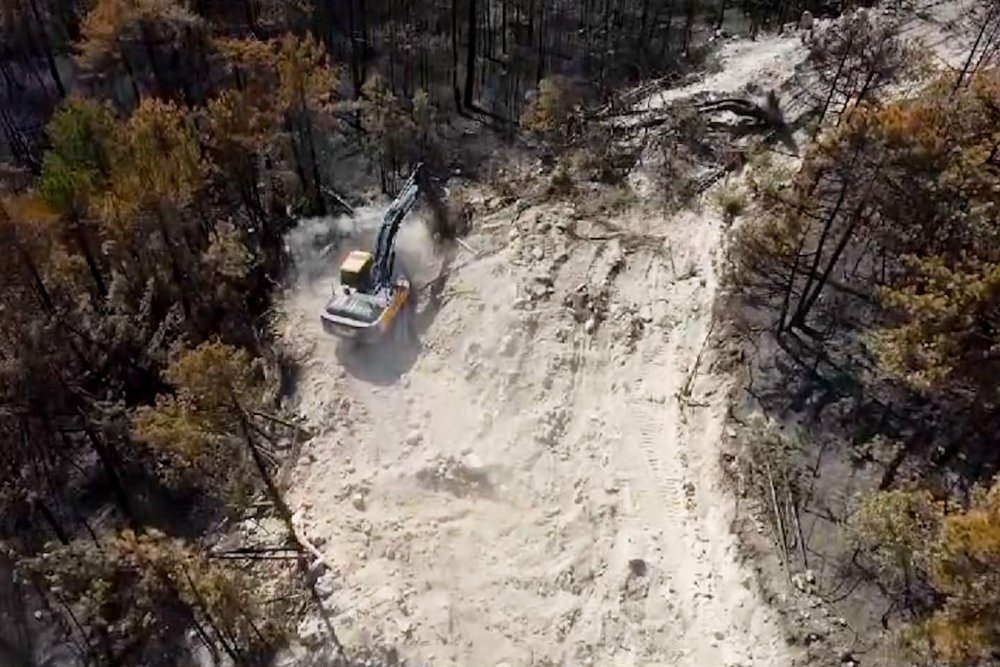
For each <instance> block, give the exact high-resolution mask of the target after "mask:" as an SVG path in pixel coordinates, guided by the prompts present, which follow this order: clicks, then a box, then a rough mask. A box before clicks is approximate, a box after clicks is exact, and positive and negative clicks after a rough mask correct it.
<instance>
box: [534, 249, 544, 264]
mask: <svg viewBox="0 0 1000 667" xmlns="http://www.w3.org/2000/svg"><path fill="white" fill-rule="evenodd" d="M531 257H532V259H534V260H535V261H536V262H540V261H542V260H543V259H544V258H545V251H544V250H542V249H541V247H539V246H535V247H534V248H532V249H531Z"/></svg>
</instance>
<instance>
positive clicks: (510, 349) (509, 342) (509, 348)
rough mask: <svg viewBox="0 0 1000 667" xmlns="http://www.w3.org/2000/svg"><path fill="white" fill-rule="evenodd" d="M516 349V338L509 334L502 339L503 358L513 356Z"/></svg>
mask: <svg viewBox="0 0 1000 667" xmlns="http://www.w3.org/2000/svg"><path fill="white" fill-rule="evenodd" d="M514 347H515V346H514V337H513V336H512V335H510V334H507V335H506V336H504V337H503V338H501V339H500V354H502V355H503V356H505V357H509V356H510V355H511V354H513V353H514Z"/></svg>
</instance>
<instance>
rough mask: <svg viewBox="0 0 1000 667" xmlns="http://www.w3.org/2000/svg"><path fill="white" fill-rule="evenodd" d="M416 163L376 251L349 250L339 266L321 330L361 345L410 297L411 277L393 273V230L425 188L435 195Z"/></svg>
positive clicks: (382, 330) (389, 323)
mask: <svg viewBox="0 0 1000 667" xmlns="http://www.w3.org/2000/svg"><path fill="white" fill-rule="evenodd" d="M422 170H423V166H422V165H418V166H417V168H416V169H415V170H414V172H413V173H412V174H411V175H410V177H409V178H408V179H407V181H406V183H404V184H403V187H402V189H401V190H400V192H399V195H398V196H397V197H396V199H395V200H394V201H393V202H392V204H391V205H390V206H389V209H388V210H387V211H386V214H385V217H384V218H383V220H382V226H381V227H380V228H379V233H378V240H377V242H376V246H375V250H374V252H366V251H364V250H352V251H351V252H350V253H349V254H348V255H347V257H346V258H344V261H343V263H341V265H340V283H339V284H338V285H337V286H336V287H335V288H334V293H333V296H332V297H331V298H330V300H329V301H328V302H327V304H326V306H325V307H324V308H323V311H322V312H321V313H320V321H321V322H322V324H323V330H324V331H326V332H327V333H329V334H332V335H335V336H338V337H341V338H346V339H351V340H355V341H358V342H362V343H368V342H372V341H373V340H376V339H378V338H380V337H381V335H382V334H384V333H385V332H387V331H388V330H389V329H390V328H391V327H392V324H393V321H394V320H395V319H396V316H397V315H398V314H399V312H400V311H401V310H402V309H403V307H404V306H405V305H406V303H407V301H408V299H409V296H410V281H409V280H407V279H406V278H403V277H395V276H393V265H394V264H395V260H396V251H395V244H396V234H397V232H398V231H399V227H400V225H402V223H403V220H404V219H405V218H406V216H407V215H408V214H409V212H410V211H411V210H413V208H414V207H415V206H416V204H417V199H418V197H419V195H420V194H421V193H422V192H423V193H425V194H427V195H428V196H430V197H431V198H433V200H434V201H435V202H437V201H438V200H437V194H436V193H435V192H433V191H429V190H430V187H431V186H430V185H429V183H428V180H427V178H426V176H425V175H424V174H423V171H422Z"/></svg>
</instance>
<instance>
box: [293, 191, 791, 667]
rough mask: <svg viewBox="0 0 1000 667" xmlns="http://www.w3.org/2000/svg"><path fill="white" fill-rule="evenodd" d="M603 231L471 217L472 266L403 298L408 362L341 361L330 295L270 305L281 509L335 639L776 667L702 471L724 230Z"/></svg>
mask: <svg viewBox="0 0 1000 667" xmlns="http://www.w3.org/2000/svg"><path fill="white" fill-rule="evenodd" d="M613 222H614V224H615V226H616V228H617V229H618V230H619V231H615V232H612V233H608V232H607V230H606V229H605V228H603V226H602V227H597V226H593V225H590V224H588V222H587V221H586V220H577V219H576V215H575V213H574V210H573V208H572V206H570V205H544V206H539V207H535V208H528V209H526V210H519V211H515V210H513V209H505V210H501V211H499V212H496V213H494V214H492V215H491V216H490V217H489V218H487V219H483V220H480V221H479V222H478V226H477V227H478V230H479V231H478V233H476V234H475V235H473V236H472V237H471V238H470V239H469V242H470V243H471V244H472V245H473V246H475V247H476V248H478V249H479V250H480V252H481V254H482V255H484V256H482V257H481V258H480V259H477V260H475V261H473V262H471V263H468V264H465V265H464V266H461V267H460V268H458V269H457V270H455V271H454V272H453V273H451V274H450V275H449V276H448V278H447V282H446V283H445V284H444V287H443V290H441V291H442V293H441V294H440V302H439V304H437V305H434V304H433V303H432V298H431V296H430V295H429V292H430V290H429V289H428V290H425V291H424V292H423V293H422V296H421V302H420V305H419V309H418V312H417V313H416V314H415V315H414V317H415V320H416V321H415V329H416V330H417V331H418V333H419V337H420V343H419V346H412V345H410V344H406V343H401V342H399V341H397V342H394V343H392V344H390V345H386V346H383V347H380V348H376V349H372V350H368V351H366V352H358V351H347V350H346V349H345V348H340V347H338V344H337V342H336V341H334V340H332V339H330V338H327V337H325V336H324V335H323V333H322V331H321V330H320V327H319V324H318V320H317V317H316V313H317V311H318V309H319V307H320V306H321V304H322V302H323V301H324V299H325V298H326V295H327V294H328V293H329V290H330V289H331V284H330V282H329V281H330V279H329V278H321V279H319V280H317V281H314V282H312V283H311V285H309V286H308V287H304V288H303V289H300V290H298V291H296V292H295V293H294V294H293V295H291V298H290V299H289V300H288V302H287V303H286V310H287V313H286V315H287V318H286V323H285V332H284V334H285V336H286V338H287V340H289V341H290V342H291V343H292V344H294V345H298V346H299V349H300V351H301V352H302V353H303V354H305V355H307V356H308V359H309V362H308V364H307V366H306V368H305V369H304V372H303V376H302V378H301V380H300V389H299V394H300V408H301V409H302V410H303V411H304V412H305V414H306V415H307V416H308V417H309V418H310V419H311V421H312V422H313V426H314V427H315V428H316V429H317V430H319V431H320V432H321V435H320V436H319V437H317V438H315V439H314V440H313V441H312V442H311V444H310V445H309V446H308V449H307V452H306V454H305V457H304V459H305V461H306V462H307V465H306V466H304V467H303V469H302V471H301V473H300V477H301V478H300V479H299V480H298V481H297V483H296V485H295V490H294V496H293V500H294V502H295V504H296V506H297V507H298V508H299V509H300V513H301V516H302V521H303V525H304V529H305V531H306V532H307V534H309V535H311V536H312V537H313V538H314V539H316V540H317V541H319V542H321V543H323V545H324V547H323V548H324V550H325V552H326V556H327V558H328V560H329V562H330V563H331V564H332V565H333V566H334V569H335V571H334V572H331V573H328V574H327V575H325V576H324V580H323V581H322V582H321V584H322V585H323V586H324V587H325V588H326V591H327V593H328V594H329V595H330V598H329V603H330V604H331V605H332V606H333V607H334V608H335V610H336V613H337V615H336V617H335V618H334V626H335V627H337V628H338V631H339V632H341V633H342V634H343V635H344V636H343V637H342V639H344V640H346V641H347V642H352V641H358V640H364V639H365V638H364V637H357V636H353V637H352V636H351V635H352V633H354V634H357V633H361V634H362V635H364V634H367V635H369V636H368V637H367V639H368V640H370V641H373V642H376V643H390V644H395V645H397V646H399V647H400V650H401V651H402V653H403V654H404V655H405V656H407V657H410V658H412V659H415V660H418V661H421V662H427V663H434V664H456V665H492V664H497V663H501V662H508V663H510V664H512V665H520V664H537V663H540V664H616V665H640V664H641V665H656V664H662V665H677V666H687V665H690V666H691V667H702V666H703V665H736V664H740V665H768V666H770V665H786V664H789V655H788V654H787V649H786V646H785V643H784V641H783V638H782V634H781V632H780V630H779V628H778V625H777V622H776V617H775V615H774V614H773V613H772V610H771V609H769V608H768V607H767V606H766V605H764V604H763V603H762V601H761V600H760V599H759V595H758V593H757V587H756V585H755V583H754V581H753V576H752V573H751V571H750V570H748V569H747V568H746V567H744V566H743V565H742V564H741V563H740V559H739V558H738V555H737V542H736V538H735V537H734V536H733V535H732V533H731V532H730V523H731V521H732V519H733V503H732V501H731V500H730V498H729V496H728V495H727V493H726V491H725V490H724V489H723V486H722V483H721V474H720V470H719V450H718V441H719V436H720V429H721V428H722V424H723V419H724V413H725V408H726V405H725V401H726V398H725V394H726V391H725V389H726V382H727V380H726V379H725V378H723V377H718V376H716V375H714V374H713V373H712V372H711V370H710V369H711V361H712V360H711V358H710V357H711V354H710V351H709V350H706V348H705V340H706V337H707V336H708V335H709V330H710V328H711V320H712V312H711V311H712V302H713V298H714V293H715V288H716V275H715V270H714V256H715V253H716V249H717V248H718V247H719V245H720V234H721V227H722V226H721V221H720V219H719V217H718V214H717V212H716V211H713V210H707V209H706V210H705V211H703V212H701V213H698V214H695V213H690V214H685V215H681V216H678V217H675V218H673V219H662V218H657V217H655V216H647V215H638V214H636V215H632V216H627V217H624V218H622V219H619V220H615V221H613ZM590 227H593V229H590ZM413 235H414V234H413V233H412V230H411V236H413ZM584 236H593V237H600V240H582V239H580V238H579V237H584ZM609 237H610V238H609ZM419 247H420V244H419V243H415V239H413V238H411V239H408V240H407V241H406V242H404V244H403V249H404V255H405V256H409V257H410V258H411V261H412V255H413V254H414V252H413V251H414V249H416V248H419ZM404 259H405V257H404ZM466 259H468V256H467V255H466V254H463V255H461V256H459V257H458V259H457V260H456V266H457V265H460V264H462V263H463V262H464V261H465V260H466ZM422 261H423V262H424V263H425V264H431V265H432V266H433V263H434V261H435V260H432V259H431V258H429V257H427V256H424V257H423V258H422ZM331 264H332V262H331ZM418 280H419V277H418ZM439 285H440V283H439ZM417 347H419V349H416V348H417ZM699 355H701V359H700V362H699ZM695 364H699V369H700V373H698V374H696V375H692V370H693V369H694V366H695ZM689 377H693V378H694V379H693V383H692V385H691V387H690V390H691V397H690V402H691V403H692V404H691V405H688V406H686V407H685V405H684V403H687V402H688V401H682V400H681V398H682V396H681V395H682V394H683V392H684V390H685V387H686V386H687V382H688V378H689Z"/></svg>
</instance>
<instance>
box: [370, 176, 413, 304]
mask: <svg viewBox="0 0 1000 667" xmlns="http://www.w3.org/2000/svg"><path fill="white" fill-rule="evenodd" d="M423 168H424V166H423V164H419V165H417V168H416V169H414V170H413V173H412V174H410V177H409V178H408V179H406V182H405V183H404V184H403V187H402V189H400V191H399V194H398V195H396V199H394V200H393V202H392V204H391V205H390V206H389V210H388V211H386V212H385V216H384V217H383V218H382V226H381V227H380V228H379V232H378V241H377V243H376V244H375V265H374V267H373V269H372V271H373V277H374V283H375V285H376V287H377V288H382V287H387V286H389V285H391V284H392V268H393V264H394V263H395V258H396V251H395V247H396V234H397V233H399V227H400V225H402V224H403V220H405V219H406V216H407V215H408V214H409V213H410V211H412V210H413V207H414V206H416V205H417V199H418V198H419V196H420V192H421V190H422V189H423V187H424V174H423V173H422V172H423Z"/></svg>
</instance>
